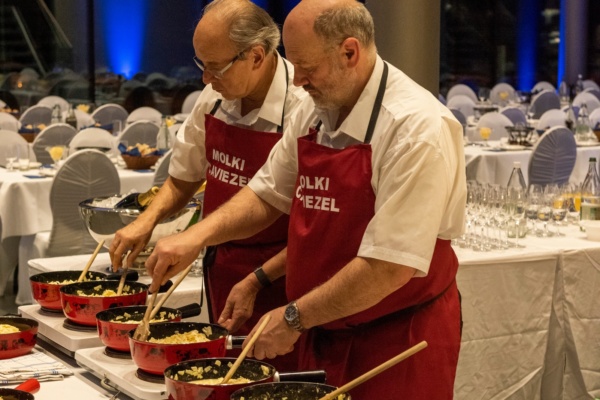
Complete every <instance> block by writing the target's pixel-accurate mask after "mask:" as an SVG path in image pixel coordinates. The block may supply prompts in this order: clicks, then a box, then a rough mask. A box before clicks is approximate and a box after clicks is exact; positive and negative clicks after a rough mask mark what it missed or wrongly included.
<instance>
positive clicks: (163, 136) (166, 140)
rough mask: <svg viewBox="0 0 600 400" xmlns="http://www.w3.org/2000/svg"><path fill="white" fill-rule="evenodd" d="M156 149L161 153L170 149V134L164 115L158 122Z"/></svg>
mask: <svg viewBox="0 0 600 400" xmlns="http://www.w3.org/2000/svg"><path fill="white" fill-rule="evenodd" d="M156 148H157V149H158V150H161V151H162V152H163V153H165V152H167V151H168V150H169V149H170V148H171V134H170V132H169V127H168V126H167V118H166V117H165V116H164V115H163V117H162V120H161V122H160V129H159V130H158V136H157V137H156Z"/></svg>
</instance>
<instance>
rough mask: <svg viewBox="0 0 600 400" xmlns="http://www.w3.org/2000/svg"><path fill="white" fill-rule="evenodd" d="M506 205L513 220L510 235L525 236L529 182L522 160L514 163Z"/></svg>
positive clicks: (510, 225)
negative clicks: (522, 166)
mask: <svg viewBox="0 0 600 400" xmlns="http://www.w3.org/2000/svg"><path fill="white" fill-rule="evenodd" d="M506 191H507V193H506V206H507V211H508V214H509V215H510V216H511V221H510V222H509V226H508V237H524V236H525V233H526V232H527V224H526V223H525V220H524V217H525V205H526V201H525V198H526V196H527V183H525V177H523V171H521V162H520V161H515V162H514V163H513V170H512V172H511V174H510V178H509V179H508V184H507V185H506Z"/></svg>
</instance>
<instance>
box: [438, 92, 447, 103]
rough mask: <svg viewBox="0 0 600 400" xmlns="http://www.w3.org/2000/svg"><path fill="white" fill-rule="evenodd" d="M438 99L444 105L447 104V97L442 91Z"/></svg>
mask: <svg viewBox="0 0 600 400" xmlns="http://www.w3.org/2000/svg"><path fill="white" fill-rule="evenodd" d="M438 100H439V101H440V103H442V104H443V105H446V98H445V97H444V95H442V94H441V93H440V94H438Z"/></svg>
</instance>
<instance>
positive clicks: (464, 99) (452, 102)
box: [446, 94, 475, 118]
mask: <svg viewBox="0 0 600 400" xmlns="http://www.w3.org/2000/svg"><path fill="white" fill-rule="evenodd" d="M446 107H448V108H451V109H452V108H454V109H456V110H458V111H460V112H461V113H463V115H464V116H465V118H468V117H470V116H472V115H474V114H475V112H474V111H473V107H475V101H473V99H471V98H470V97H469V96H466V95H464V94H457V95H454V96H452V97H450V98H449V99H448V102H447V104H446Z"/></svg>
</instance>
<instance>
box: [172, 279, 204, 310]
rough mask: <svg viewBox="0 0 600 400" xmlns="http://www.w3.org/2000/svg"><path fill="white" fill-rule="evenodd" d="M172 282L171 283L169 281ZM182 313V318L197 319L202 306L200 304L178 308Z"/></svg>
mask: <svg viewBox="0 0 600 400" xmlns="http://www.w3.org/2000/svg"><path fill="white" fill-rule="evenodd" d="M169 282H170V281H169ZM177 310H179V311H180V312H181V318H189V317H195V316H196V315H200V312H201V311H202V306H201V305H200V304H198V303H192V304H188V305H187V306H183V307H179V308H177Z"/></svg>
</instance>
